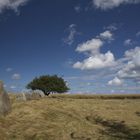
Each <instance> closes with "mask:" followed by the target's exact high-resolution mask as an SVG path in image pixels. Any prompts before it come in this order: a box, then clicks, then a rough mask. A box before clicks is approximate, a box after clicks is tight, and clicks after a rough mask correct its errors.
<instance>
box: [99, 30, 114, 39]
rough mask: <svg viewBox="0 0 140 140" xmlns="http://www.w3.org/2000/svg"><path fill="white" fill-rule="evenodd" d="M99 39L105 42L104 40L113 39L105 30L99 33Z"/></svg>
mask: <svg viewBox="0 0 140 140" xmlns="http://www.w3.org/2000/svg"><path fill="white" fill-rule="evenodd" d="M100 37H101V39H104V40H106V39H108V40H112V39H113V34H112V33H111V32H110V31H109V30H107V31H105V32H103V33H100Z"/></svg>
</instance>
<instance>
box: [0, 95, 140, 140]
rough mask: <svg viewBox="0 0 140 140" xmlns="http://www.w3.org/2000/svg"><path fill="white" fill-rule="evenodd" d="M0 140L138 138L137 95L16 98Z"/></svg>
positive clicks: (0, 126) (0, 124) (1, 124)
mask: <svg viewBox="0 0 140 140" xmlns="http://www.w3.org/2000/svg"><path fill="white" fill-rule="evenodd" d="M10 98H11V102H12V112H11V113H10V114H8V115H7V116H6V117H0V140H140V95H51V96H49V97H45V98H42V99H39V100H30V101H26V102H24V101H18V100H16V98H15V96H14V95H10Z"/></svg>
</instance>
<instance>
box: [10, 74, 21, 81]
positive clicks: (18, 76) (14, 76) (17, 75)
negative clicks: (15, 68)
mask: <svg viewBox="0 0 140 140" xmlns="http://www.w3.org/2000/svg"><path fill="white" fill-rule="evenodd" d="M12 79H13V80H19V79H21V75H20V74H18V73H15V74H13V75H12Z"/></svg>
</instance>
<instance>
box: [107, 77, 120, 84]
mask: <svg viewBox="0 0 140 140" xmlns="http://www.w3.org/2000/svg"><path fill="white" fill-rule="evenodd" d="M108 85H110V86H121V85H123V80H122V79H119V78H118V77H115V78H114V79H113V80H110V81H108Z"/></svg>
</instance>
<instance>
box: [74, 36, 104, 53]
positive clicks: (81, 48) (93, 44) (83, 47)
mask: <svg viewBox="0 0 140 140" xmlns="http://www.w3.org/2000/svg"><path fill="white" fill-rule="evenodd" d="M101 46H103V41H102V40H100V39H95V38H93V39H92V40H88V41H87V42H84V43H83V44H79V45H78V47H77V49H76V51H78V52H86V51H90V52H91V53H93V54H96V53H98V52H99V49H100V47H101Z"/></svg>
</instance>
